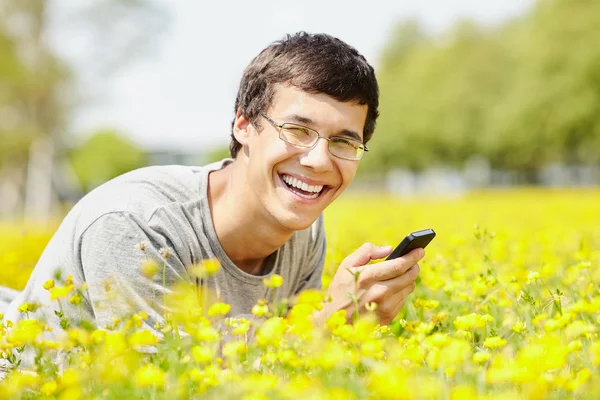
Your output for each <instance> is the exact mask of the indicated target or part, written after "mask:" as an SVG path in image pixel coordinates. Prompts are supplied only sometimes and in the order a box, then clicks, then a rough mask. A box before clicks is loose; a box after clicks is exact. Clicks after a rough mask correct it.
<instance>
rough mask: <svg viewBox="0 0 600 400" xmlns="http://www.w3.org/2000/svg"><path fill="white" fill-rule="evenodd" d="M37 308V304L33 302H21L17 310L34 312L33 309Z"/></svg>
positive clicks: (38, 306)
mask: <svg viewBox="0 0 600 400" xmlns="http://www.w3.org/2000/svg"><path fill="white" fill-rule="evenodd" d="M38 308H40V305H39V304H35V303H27V302H26V303H23V304H21V305H20V306H19V307H18V308H17V310H19V312H21V313H28V312H35V310H37V309H38Z"/></svg>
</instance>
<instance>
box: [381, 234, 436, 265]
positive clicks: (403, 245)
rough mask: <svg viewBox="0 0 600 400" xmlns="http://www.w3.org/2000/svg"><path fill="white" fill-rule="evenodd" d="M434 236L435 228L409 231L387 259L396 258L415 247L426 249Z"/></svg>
mask: <svg viewBox="0 0 600 400" xmlns="http://www.w3.org/2000/svg"><path fill="white" fill-rule="evenodd" d="M434 237H435V232H434V230H433V229H423V230H421V231H416V232H413V233H409V234H408V235H406V237H405V238H404V239H403V240H402V241H401V242H400V244H399V245H398V246H396V248H395V249H394V251H392V254H390V255H389V256H388V258H386V260H393V259H394V258H398V257H402V256H403V255H405V254H408V253H410V252H411V251H412V250H414V249H418V248H422V249H424V248H425V247H426V246H427V245H428V244H429V242H431V241H432V240H433V238H434Z"/></svg>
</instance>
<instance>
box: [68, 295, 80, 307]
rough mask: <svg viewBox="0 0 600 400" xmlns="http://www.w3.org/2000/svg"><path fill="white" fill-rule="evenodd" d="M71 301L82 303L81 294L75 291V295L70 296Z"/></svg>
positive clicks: (72, 302)
mask: <svg viewBox="0 0 600 400" xmlns="http://www.w3.org/2000/svg"><path fill="white" fill-rule="evenodd" d="M69 303H71V304H75V305H77V304H81V296H79V294H78V293H75V294H74V295H73V296H71V297H69Z"/></svg>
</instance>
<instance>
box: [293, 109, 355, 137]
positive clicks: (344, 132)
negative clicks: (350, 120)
mask: <svg viewBox="0 0 600 400" xmlns="http://www.w3.org/2000/svg"><path fill="white" fill-rule="evenodd" d="M283 120H284V121H293V122H295V123H298V124H307V125H313V124H314V121H313V120H312V119H310V118H307V117H303V116H302V115H298V114H290V115H288V116H286V117H284V118H283ZM339 135H342V136H348V137H350V138H352V139H354V140H358V141H359V142H362V138H361V137H360V135H359V134H358V133H357V132H354V131H351V130H350V129H342V130H341V131H340V132H339V133H338V134H337V135H334V136H339Z"/></svg>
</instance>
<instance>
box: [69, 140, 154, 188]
mask: <svg viewBox="0 0 600 400" xmlns="http://www.w3.org/2000/svg"><path fill="white" fill-rule="evenodd" d="M69 158H70V160H71V164H72V165H73V169H74V170H75V174H76V175H77V178H78V179H79V182H80V184H81V186H82V188H83V189H84V190H86V191H89V190H91V189H93V188H95V187H96V186H98V185H100V184H102V183H104V182H106V181H108V180H109V179H112V178H115V177H117V176H119V175H121V174H123V173H125V172H128V171H131V170H133V169H136V168H141V167H144V166H146V165H147V161H148V160H147V158H146V155H145V153H144V152H143V151H142V150H141V149H140V148H139V146H137V145H136V144H135V143H134V142H132V141H131V140H129V139H127V137H125V136H124V135H121V134H119V133H117V132H115V131H112V130H103V131H99V132H96V133H95V134H93V135H92V136H90V137H89V138H88V139H87V140H86V141H85V142H84V143H83V144H82V145H81V146H80V147H78V148H75V149H73V150H72V151H71V153H70V156H69Z"/></svg>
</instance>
